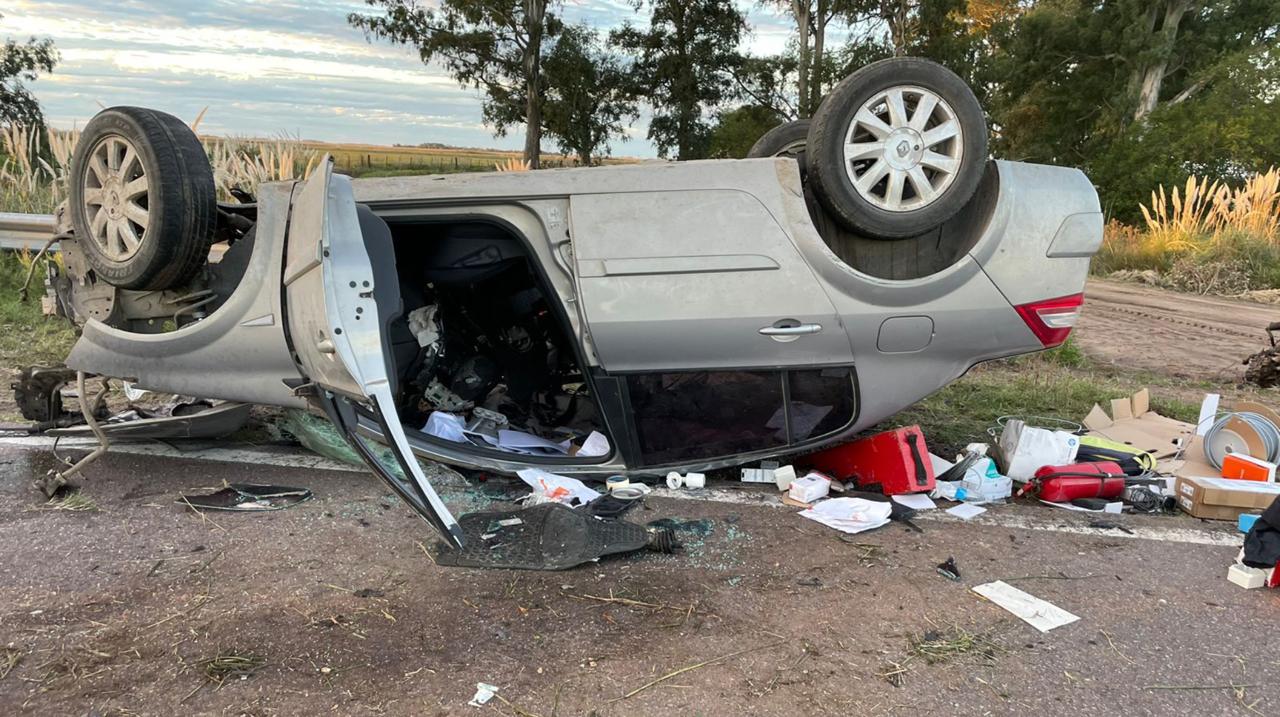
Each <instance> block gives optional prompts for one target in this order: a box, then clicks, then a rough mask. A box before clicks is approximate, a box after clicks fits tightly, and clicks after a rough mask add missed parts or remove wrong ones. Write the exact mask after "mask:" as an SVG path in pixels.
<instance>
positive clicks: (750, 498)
mask: <svg viewBox="0 0 1280 717" xmlns="http://www.w3.org/2000/svg"><path fill="white" fill-rule="evenodd" d="M53 441H54V439H53V438H52V437H49V436H16V437H0V447H5V446H12V447H15V448H31V449H42V450H50V449H52V448H53ZM94 445H96V443H95V441H94V439H92V438H63V439H61V440H59V441H58V448H59V450H70V449H75V450H89V449H91V448H93V446H94ZM111 450H112V451H114V452H117V453H129V454H135V455H145V456H161V457H165V458H185V459H189V460H201V461H217V462H221V463H239V464H247V465H268V466H278V467H281V468H307V469H312V470H328V471H346V472H348V473H361V472H364V469H363V468H361V467H358V466H352V465H349V464H347V463H342V462H340V461H335V460H331V459H329V458H324V457H323V456H319V455H316V454H315V453H312V452H310V451H307V450H305V449H292V448H280V449H273V450H268V449H264V448H221V447H208V448H200V449H195V450H187V451H182V450H178V449H176V448H173V447H171V446H168V445H165V444H163V443H155V442H149V443H118V444H114V445H112V446H111ZM441 477H443V476H441ZM445 483H446V484H445V485H444V486H442V487H444V488H446V489H449V488H460V487H461V486H456V485H449V484H451V483H452V481H447V480H446V481H445ZM651 495H653V496H654V497H655V498H671V499H675V500H700V501H707V502H711V503H728V504H733V505H744V506H762V507H767V508H787V507H788V506H786V505H784V504H783V502H782V501H781V500H780V499H779V498H778V495H777V494H776V493H773V492H771V491H768V490H765V489H741V490H735V489H727V488H705V489H702V490H696V491H690V490H671V489H669V488H666V487H658V488H655V489H654V490H653V492H652V493H651ZM793 510H794V509H793ZM1106 517H1107V518H1110V517H1112V516H1106ZM1073 519H1077V518H1075V516H1070V517H1068V516H1064V515H1061V514H1060V513H1059V512H1047V513H1046V514H1045V517H1043V518H1042V517H1040V516H1039V515H1038V514H1037V515H1036V516H1034V517H1032V516H1028V515H1025V514H1015V513H1002V512H1000V510H999V507H998V506H996V507H994V508H993V509H992V510H989V511H988V512H987V513H986V514H985V515H982V516H981V517H978V518H974V519H972V520H970V521H960V520H959V519H957V518H954V517H952V516H949V515H946V514H945V513H943V512H942V511H936V512H924V513H921V514H919V515H917V516H916V518H915V520H916V521H917V522H939V523H955V522H969V523H973V524H976V525H986V526H991V527H997V528H1009V529H1017V530H1035V531H1040V532H1049V533H1069V534H1072V535H1088V536H1093V537H1105V538H1128V539H1134V540H1157V541H1160V542H1166V543H1187V544H1193V545H1216V546H1229V547H1239V546H1240V545H1242V544H1243V543H1244V536H1243V535H1242V534H1240V533H1239V532H1236V531H1235V529H1234V527H1228V526H1226V525H1225V524H1224V527H1223V528H1222V529H1220V530H1214V529H1196V528H1162V527H1146V526H1137V525H1125V526H1124V527H1125V528H1128V529H1129V530H1130V531H1131V532H1130V533H1126V532H1125V531H1123V530H1113V529H1107V528H1091V527H1089V526H1088V525H1085V524H1073V523H1072V522H1071V520H1073ZM1116 524H1117V525H1119V524H1121V523H1116Z"/></svg>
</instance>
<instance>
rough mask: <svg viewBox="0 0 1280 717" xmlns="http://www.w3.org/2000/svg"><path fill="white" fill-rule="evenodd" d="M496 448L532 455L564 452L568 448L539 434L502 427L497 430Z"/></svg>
mask: <svg viewBox="0 0 1280 717" xmlns="http://www.w3.org/2000/svg"><path fill="white" fill-rule="evenodd" d="M498 448H501V449H502V450H504V451H511V452H513V453H529V454H534V455H539V454H542V455H545V454H548V453H552V454H564V453H567V452H568V448H566V447H565V446H563V445H561V444H559V443H556V442H555V441H549V440H547V439H545V438H543V437H541V436H535V435H533V434H532V433H525V432H524V431H512V430H510V429H506V428H504V429H502V430H500V431H498Z"/></svg>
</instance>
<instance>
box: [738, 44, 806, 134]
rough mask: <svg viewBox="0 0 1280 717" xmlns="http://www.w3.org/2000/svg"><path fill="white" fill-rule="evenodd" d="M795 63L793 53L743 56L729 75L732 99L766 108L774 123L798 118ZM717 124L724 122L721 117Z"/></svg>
mask: <svg viewBox="0 0 1280 717" xmlns="http://www.w3.org/2000/svg"><path fill="white" fill-rule="evenodd" d="M798 70H799V61H798V59H797V57H796V54H795V53H792V52H788V53H784V54H781V55H770V56H766V57H753V56H746V57H743V58H742V62H741V64H740V65H739V67H738V70H737V71H736V72H734V73H733V82H734V89H733V96H734V98H735V99H738V100H742V101H743V102H746V103H747V105H748V106H756V107H763V108H767V109H768V110H769V111H770V112H771V113H773V114H774V115H775V116H776V117H777V118H778V119H777V121H776V122H775V123H774V124H777V122H782V121H784V120H793V119H798V118H799V117H800V98H799V92H798V90H797V83H798V81H799V78H798V76H797V72H798ZM720 122H721V123H723V122H724V116H723V114H722V116H721V118H720Z"/></svg>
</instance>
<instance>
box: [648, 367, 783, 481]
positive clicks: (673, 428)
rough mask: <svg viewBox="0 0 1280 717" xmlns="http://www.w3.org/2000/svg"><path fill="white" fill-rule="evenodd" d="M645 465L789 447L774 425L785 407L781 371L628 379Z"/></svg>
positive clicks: (687, 374)
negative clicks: (772, 421)
mask: <svg viewBox="0 0 1280 717" xmlns="http://www.w3.org/2000/svg"><path fill="white" fill-rule="evenodd" d="M627 389H628V391H629V393H630V395H631V408H632V410H633V412H634V414H635V420H636V429H637V433H638V437H639V441H640V454H641V458H642V460H643V462H644V463H645V464H646V465H661V464H664V463H674V462H677V461H687V460H697V459H701V458H712V457H715V456H724V455H732V454H734V453H744V452H748V451H755V450H760V449H763V448H773V447H778V446H784V445H786V444H787V437H786V433H785V431H779V430H778V428H777V427H776V426H774V427H771V426H770V425H769V424H770V421H771V420H772V419H773V418H774V416H775V415H776V414H777V413H778V412H779V411H780V410H781V409H782V407H783V398H782V374H781V373H780V372H777V371H696V372H689V373H659V374H640V375H633V376H629V377H628V378H627Z"/></svg>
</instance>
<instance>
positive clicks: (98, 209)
mask: <svg viewBox="0 0 1280 717" xmlns="http://www.w3.org/2000/svg"><path fill="white" fill-rule="evenodd" d="M80 181H81V186H82V188H83V192H82V194H81V196H82V200H81V203H82V204H83V211H84V216H85V219H87V224H88V227H89V235H90V238H91V239H92V240H93V243H94V244H96V245H97V247H98V249H99V250H101V252H102V254H103V255H104V256H106V257H107V258H108V259H110V260H112V261H125V260H127V259H129V258H131V257H133V256H134V255H135V254H137V253H138V250H139V249H141V248H142V242H143V241H145V240H146V237H147V227H148V225H149V224H150V222H151V212H150V206H151V205H150V202H149V201H148V199H149V190H150V179H149V178H148V176H147V170H146V168H145V167H144V166H143V164H142V157H141V156H139V154H138V151H137V149H136V148H135V147H134V146H133V143H132V142H130V141H129V140H127V139H125V138H124V137H121V136H120V135H114V134H109V135H107V136H105V137H103V138H102V139H100V140H98V143H97V144H95V145H94V146H93V149H92V150H90V152H89V161H88V162H87V163H86V168H85V170H84V176H83V177H81V178H80Z"/></svg>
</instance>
